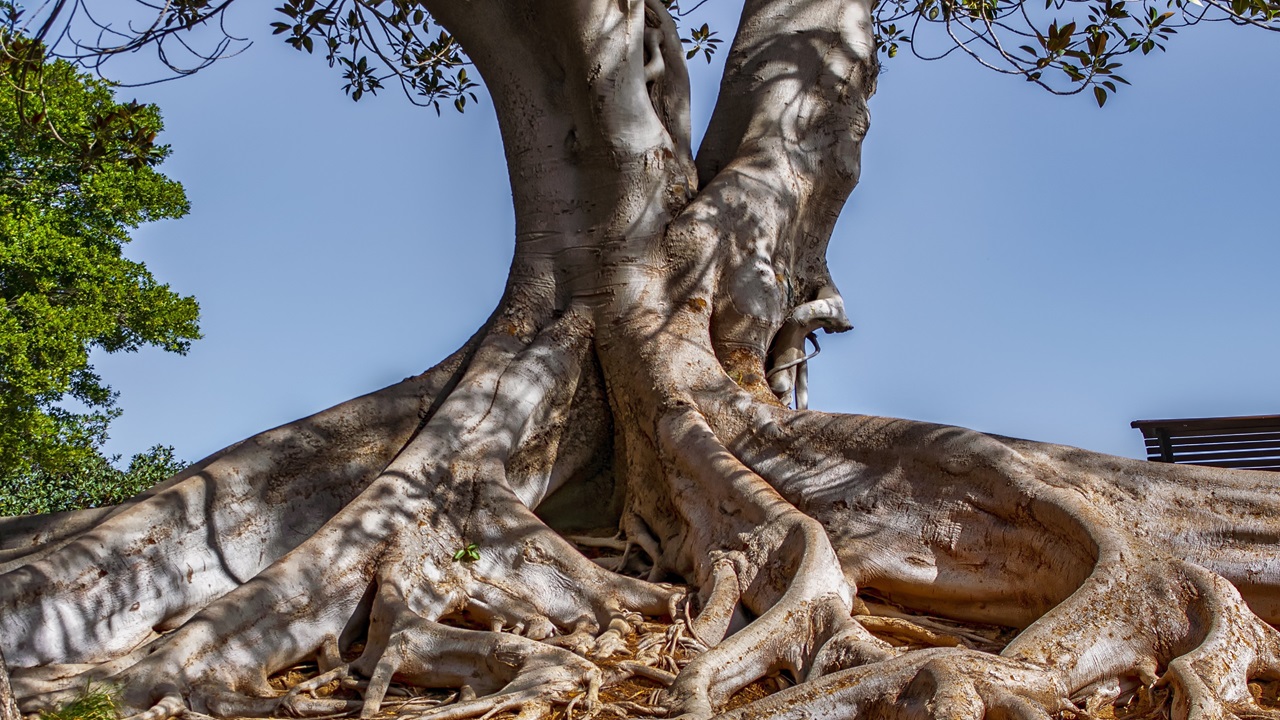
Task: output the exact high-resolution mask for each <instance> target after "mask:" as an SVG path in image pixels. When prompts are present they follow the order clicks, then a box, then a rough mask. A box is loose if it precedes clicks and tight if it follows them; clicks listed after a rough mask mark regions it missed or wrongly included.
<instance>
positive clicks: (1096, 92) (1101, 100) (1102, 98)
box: [1093, 85, 1107, 107]
mask: <svg viewBox="0 0 1280 720" xmlns="http://www.w3.org/2000/svg"><path fill="white" fill-rule="evenodd" d="M1093 97H1094V98H1096V99H1097V100H1098V107H1102V106H1103V105H1106V104H1107V91H1106V90H1103V89H1102V88H1100V87H1098V86H1097V85H1094V86H1093Z"/></svg>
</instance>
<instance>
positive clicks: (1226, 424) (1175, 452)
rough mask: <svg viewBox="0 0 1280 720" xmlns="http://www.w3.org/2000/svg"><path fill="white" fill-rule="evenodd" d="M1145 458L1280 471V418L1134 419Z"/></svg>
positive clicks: (1266, 416)
mask: <svg viewBox="0 0 1280 720" xmlns="http://www.w3.org/2000/svg"><path fill="white" fill-rule="evenodd" d="M1130 425H1131V426H1132V427H1135V428H1137V429H1138V430H1141V431H1142V437H1143V440H1144V441H1145V442H1146V446H1147V459H1148V460H1153V461H1155V462H1169V463H1186V464H1189V465H1209V466H1211V467H1221V468H1247V469H1250V470H1275V471H1280V415H1254V416H1251V417H1225V418H1188V419H1184V420H1134V421H1133V422H1132V423H1130Z"/></svg>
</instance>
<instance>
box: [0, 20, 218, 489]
mask: <svg viewBox="0 0 1280 720" xmlns="http://www.w3.org/2000/svg"><path fill="white" fill-rule="evenodd" d="M16 19H17V14H16V11H15V10H14V8H13V7H12V6H11V5H9V3H6V2H0V48H2V49H3V51H2V52H0V481H3V482H5V483H9V482H17V483H23V484H29V482H30V481H32V480H33V479H34V478H36V477H37V476H60V475H64V474H66V473H67V472H71V471H72V468H80V469H83V468H84V467H88V466H96V465H103V466H106V465H107V463H106V462H105V460H104V458H102V457H101V456H100V455H99V453H98V447H99V446H100V445H101V444H102V442H103V441H104V440H105V438H106V428H107V425H108V423H109V422H110V421H111V420H112V419H113V418H115V417H116V416H118V415H119V413H120V411H119V409H118V408H117V407H116V395H115V393H114V392H113V391H112V390H111V388H110V387H109V386H108V385H106V384H105V383H104V382H103V381H102V379H101V378H100V377H99V376H98V374H97V373H95V372H94V368H93V365H92V364H91V363H90V352H91V351H92V350H104V351H106V352H134V351H136V350H138V349H139V348H142V347H148V346H153V347H160V348H163V349H165V350H167V351H170V352H176V353H185V352H186V351H187V348H188V347H189V346H190V343H191V341H192V340H194V339H196V338H198V337H199V336H200V333H199V330H198V329H197V317H198V315H199V308H198V306H197V305H196V301H195V300H194V299H193V298H191V297H184V296H182V295H179V294H178V293H176V292H174V291H173V290H172V289H171V288H170V287H169V286H168V285H166V284H164V283H162V282H159V281H158V280H157V279H156V278H155V277H154V276H153V275H152V274H151V272H150V271H149V270H148V269H147V268H146V266H144V265H143V264H142V263H139V262H136V261H134V260H132V259H130V258H128V257H127V256H126V255H125V252H124V246H125V245H126V244H127V243H128V242H129V241H130V239H131V238H130V233H131V232H132V231H134V230H135V229H136V228H137V227H138V226H139V225H142V224H143V223H147V222H151V221H156V220H162V219H170V218H179V217H182V216H183V215H185V214H186V213H187V210H188V204H187V198H186V195H185V194H184V193H183V189H182V186H181V185H180V184H178V183H177V182H174V181H173V180H170V179H169V178H167V177H165V176H164V175H162V174H161V173H160V172H159V171H158V170H157V168H158V167H159V165H160V164H161V163H162V162H163V161H164V159H165V158H166V157H167V156H168V154H169V148H168V147H167V146H165V145H161V144H159V143H157V142H156V141H155V139H156V135H157V133H159V132H160V131H161V130H162V129H163V123H162V122H161V119H160V111H159V109H157V108H156V107H155V106H154V105H143V104H140V103H135V102H118V101H117V100H116V98H115V96H114V94H113V92H112V88H111V86H110V85H109V84H108V83H105V82H103V81H101V80H99V79H97V78H94V77H92V76H90V75H86V74H85V73H83V72H80V71H78V70H77V69H76V68H75V67H74V66H73V65H72V64H71V63H69V62H67V61H66V60H54V61H51V62H48V63H46V62H44V57H43V56H44V52H43V50H44V48H43V46H42V45H41V43H40V42H39V41H37V40H34V39H30V38H26V37H24V36H23V35H22V34H21V33H18V32H16V27H15V21H16ZM4 490H5V489H0V493H4ZM5 494H7V493H5ZM28 497H33V496H30V495H28ZM2 505H4V503H0V506H2ZM6 514H7V513H6Z"/></svg>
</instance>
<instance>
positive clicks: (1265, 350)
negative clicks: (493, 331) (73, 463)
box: [95, 2, 1280, 460]
mask: <svg viewBox="0 0 1280 720" xmlns="http://www.w3.org/2000/svg"><path fill="white" fill-rule="evenodd" d="M722 4H725V3H723V2H722ZM727 9H728V8H727V7H726V8H723V9H718V10H717V12H723V11H725V10H727ZM238 10H239V11H240V12H239V14H237V15H233V16H232V25H233V28H234V29H236V30H239V31H241V32H242V33H244V34H247V35H250V36H251V37H253V38H254V39H255V40H256V41H257V42H256V44H255V45H254V46H253V47H252V48H250V49H249V50H248V51H246V52H245V53H243V54H242V55H240V56H238V57H236V58H234V59H230V60H226V61H224V62H221V63H219V64H217V65H215V66H214V67H212V68H210V69H208V70H206V71H204V72H202V73H200V74H199V75H196V76H194V77H190V78H185V79H182V80H178V81H175V82H170V83H164V84H161V85H157V86H150V87H145V88H136V89H128V88H126V89H122V90H121V91H120V95H121V97H123V98H129V97H136V98H138V99H140V100H144V101H147V102H154V103H157V104H158V105H160V107H161V108H162V110H163V112H164V116H165V118H166V125H167V129H166V132H165V134H164V140H165V141H166V142H168V143H170V144H171V145H172V146H173V156H172V158H171V159H170V160H169V161H168V162H167V163H166V164H165V166H164V171H165V172H166V173H167V174H168V175H169V176H170V177H173V178H175V179H177V180H179V181H181V182H182V183H183V184H184V185H185V186H186V188H187V193H188V195H189V196H190V198H191V201H192V206H193V210H192V213H191V215H190V216H189V217H187V218H184V219H182V220H179V221H169V222H165V223H161V224H155V225H152V226H147V227H145V228H143V229H141V230H140V231H138V232H137V233H136V241H135V242H134V243H133V245H131V246H130V255H131V256H133V257H135V258H138V259H142V260H143V261H145V262H146V263H147V264H148V265H149V266H150V267H151V268H152V269H153V271H154V272H155V273H156V275H157V276H158V277H159V278H161V279H162V280H164V281H167V282H169V283H171V284H172V285H173V287H174V288H175V289H177V290H179V291H181V292H184V293H190V294H194V295H195V296H196V297H197V298H198V299H199V300H200V303H201V307H202V311H203V321H202V327H203V330H204V334H205V339H203V340H201V341H199V342H197V343H196V344H195V345H194V346H193V348H192V351H191V353H190V354H189V355H188V356H186V357H177V356H171V355H167V354H165V353H161V352H157V351H143V352H140V353H136V354H126V355H117V356H107V355H101V354H99V355H98V356H96V357H95V363H96V365H97V367H98V369H99V371H100V372H101V374H102V375H103V377H104V378H105V379H106V381H107V382H108V383H110V384H111V385H112V386H113V387H114V388H115V389H117V390H118V391H119V392H120V404H121V406H122V407H123V408H124V410H125V413H124V416H123V417H122V418H121V419H120V420H118V421H117V422H116V423H115V424H114V425H113V427H112V440H111V442H110V443H109V445H108V449H109V451H111V452H115V453H123V454H125V455H126V456H127V455H128V454H131V453H133V452H137V451H139V450H142V449H144V448H145V447H147V446H149V445H152V444H155V443H164V444H172V445H174V446H175V447H176V448H177V451H178V454H179V455H180V456H182V457H184V458H186V459H187V460H196V459H198V458H200V457H202V456H204V455H206V454H208V453H210V452H213V451H215V450H217V449H218V448H220V447H222V446H225V445H227V444H230V443H232V442H235V441H237V440H240V439H242V438H244V437H247V436H248V435H251V434H253V433H255V432H258V431H260V430H264V429H267V428H269V427H272V426H274V425H278V424H280V423H283V422H287V421H289V420H292V419H294V418H297V417H299V416H302V415H305V414H308V413H311V412H314V411H317V410H320V409H322V408H324V407H327V406H329V405H332V404H334V403H337V402H341V401H342V400H345V399H347V398H350V397H352V396H355V395H358V394H361V393H364V392H367V391H370V390H374V389H376V388H378V387H381V386H384V385H386V384H389V383H391V382H394V381H396V380H399V379H401V378H403V377H405V376H408V375H410V374H413V373H416V372H419V371H421V370H423V369H425V368H426V367H429V366H430V365H432V364H434V363H435V362H436V361H438V360H439V359H441V358H443V357H444V356H445V355H447V354H448V353H449V352H451V351H452V350H453V349H455V348H456V347H457V346H458V345H459V344H461V343H462V342H463V341H464V340H465V339H466V338H467V337H468V336H469V335H470V333H471V332H472V331H473V330H474V329H475V328H476V327H477V326H478V325H479V324H480V323H481V322H482V321H483V320H484V318H485V317H486V316H487V315H488V313H489V311H490V310H491V309H492V307H493V306H494V304H495V303H496V301H497V299H498V296H499V293H500V291H501V287H502V282H503V280H504V278H505V273H506V268H507V264H508V262H509V260H510V253H511V247H512V244H511V243H512V240H511V238H512V216H511V210H510V204H509V201H510V191H509V187H508V185H507V181H506V175H505V171H504V166H503V162H502V149H501V145H500V141H499V138H498V134H497V129H496V125H495V122H494V119H493V117H492V114H491V106H490V104H489V103H488V102H486V101H485V98H484V97H483V96H482V97H481V103H480V104H479V105H478V106H477V107H475V108H474V109H472V110H469V111H468V112H467V113H466V114H465V115H463V116H458V115H457V114H456V113H454V112H452V111H446V112H445V113H444V116H443V117H442V118H437V117H436V115H435V113H434V112H432V111H429V110H423V109H421V108H415V107H412V106H410V105H409V103H408V102H406V101H405V100H404V99H403V97H401V96H400V95H398V94H397V92H393V91H387V92H385V93H384V95H383V96H379V97H377V98H373V99H370V100H364V101H361V102H360V103H351V102H350V101H348V100H347V99H346V98H345V97H344V96H343V95H342V92H341V90H340V86H341V80H340V78H339V77H338V75H337V73H335V72H333V71H330V70H329V69H328V68H327V67H325V65H324V63H323V62H322V61H321V60H320V59H319V58H315V57H307V56H304V55H300V54H298V53H296V52H294V51H292V50H290V49H289V48H287V47H285V46H284V45H283V43H281V42H279V41H278V40H273V39H272V38H270V37H269V36H268V34H267V31H266V25H267V23H268V22H270V20H271V19H272V18H271V17H270V15H271V12H270V10H269V8H268V7H266V5H262V6H259V7H253V6H250V5H245V6H244V7H241V8H238ZM720 27H721V28H725V25H724V23H723V21H721V24H720ZM722 32H724V33H727V32H728V29H727V28H725V29H724V30H722ZM727 39H728V38H726V40H727ZM127 60H128V67H125V66H124V65H121V66H120V69H121V70H122V71H123V72H122V74H124V76H125V77H126V78H134V79H136V78H138V77H140V74H139V73H140V72H142V71H141V70H139V69H138V68H139V65H138V64H137V63H136V62H135V60H134V59H132V58H130V59H127ZM692 66H693V69H694V72H695V76H694V96H695V97H694V100H695V125H696V126H697V127H696V129H695V132H698V133H700V131H701V126H702V125H703V124H705V121H706V118H707V116H708V114H709V112H710V107H711V104H712V102H713V101H714V92H715V90H716V87H717V83H718V75H717V73H718V63H715V64H713V65H711V66H707V65H706V64H705V63H703V62H702V61H701V60H697V61H694V62H693V63H692ZM1128 70H1129V71H1128V72H1127V73H1125V75H1126V77H1128V78H1129V79H1130V80H1131V81H1132V82H1133V83H1134V87H1133V88H1126V89H1123V91H1122V92H1121V93H1120V94H1119V95H1118V96H1116V97H1114V98H1113V99H1112V100H1111V101H1110V102H1108V104H1107V107H1106V108H1105V109H1102V110H1100V109H1098V108H1097V107H1096V106H1095V104H1094V102H1093V101H1092V99H1091V98H1086V97H1084V96H1079V97H1073V98H1060V97H1052V96H1049V95H1047V94H1046V93H1044V92H1043V91H1040V90H1037V89H1036V88H1034V87H1032V86H1029V85H1028V84H1026V83H1024V82H1020V81H1018V80H1016V79H1011V78H1008V77H1003V76H998V75H995V74H993V73H991V72H990V71H986V70H983V69H982V68H980V67H978V66H977V65H976V64H975V63H973V62H972V61H969V60H967V59H965V58H960V57H956V58H950V59H947V60H943V61H939V62H932V63H924V62H920V61H916V60H913V59H909V58H903V57H902V56H899V58H897V59H895V60H892V61H890V62H889V63H888V66H887V71H886V72H885V73H884V74H883V75H882V77H881V80H880V90H879V93H878V94H877V95H876V97H875V98H873V99H872V101H871V111H872V127H871V132H870V134H869V135H868V137H867V140H866V145H865V149H864V163H863V176H862V184H861V185H860V186H859V187H858V189H856V190H855V191H854V194H853V197H852V199H851V201H850V203H849V205H848V206H847V207H846V209H845V212H844V215H843V216H842V219H841V221H840V223H839V225H838V226H837V229H836V232H835V236H834V237H833V239H832V242H831V250H830V260H831V267H832V272H833V274H834V276H835V278H836V281H837V283H838V284H839V286H840V288H841V290H842V292H843V294H844V296H845V299H846V303H847V305H848V307H849V311H850V315H851V316H852V319H853V321H854V324H855V326H856V329H855V330H854V331H852V332H850V333H848V334H845V335H840V336H823V337H821V338H820V339H821V340H822V341H823V353H822V354H821V355H820V356H819V357H818V358H817V359H816V360H815V361H814V362H813V363H812V369H811V378H812V380H811V385H812V389H811V396H812V400H811V403H812V406H813V407H815V408H818V409H824V410H832V411H839V412H856V413H870V414H879V415H891V416H896V417H908V418H914V419H920V420H929V421H934V422H943V423H950V424H958V425H964V426H967V427H973V428H977V429H980V430H985V431H989V432H995V433H1000V434H1005V435H1014V436H1019V437H1027V438H1033V439H1037V440H1047V441H1052V442H1059V443H1064V444H1068V445H1076V446H1079V447H1084V448H1088V449H1093V450H1099V451H1102V452H1108V453H1114V454H1120V455H1129V456H1134V457H1137V456H1140V455H1141V447H1142V446H1141V441H1140V436H1139V434H1138V432H1137V431H1136V430H1132V429H1130V428H1129V421H1131V420H1134V419H1137V418H1155V417H1198V416H1210V415H1250V414H1271V413H1280V371H1278V368H1280V363H1278V362H1277V360H1280V323H1278V319H1280V289H1278V288H1277V283H1276V275H1277V268H1280V225H1278V223H1277V209H1276V208H1277V200H1278V199H1280V198H1278V191H1280V142H1277V140H1276V137H1277V134H1276V133H1277V127H1278V126H1280V124H1278V120H1280V35H1277V34H1275V33H1267V32H1263V31H1258V30H1249V29H1238V28H1232V27H1222V26H1220V25H1219V26H1214V27H1201V28H1194V29H1192V30H1189V31H1187V32H1185V33H1183V34H1181V35H1179V36H1178V37H1177V38H1175V41H1174V42H1173V43H1172V44H1171V45H1170V46H1169V52H1168V53H1167V54H1164V55H1153V56H1151V57H1148V58H1145V59H1142V58H1138V59H1136V60H1134V61H1133V62H1132V63H1131V64H1130V66H1129V68H1128Z"/></svg>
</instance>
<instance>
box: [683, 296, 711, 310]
mask: <svg viewBox="0 0 1280 720" xmlns="http://www.w3.org/2000/svg"><path fill="white" fill-rule="evenodd" d="M685 305H688V306H689V309H690V310H692V311H694V312H696V313H700V312H702V311H703V310H706V309H707V301H706V300H703V299H702V298H700V297H695V298H689V299H688V300H687V301H686V302H685Z"/></svg>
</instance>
